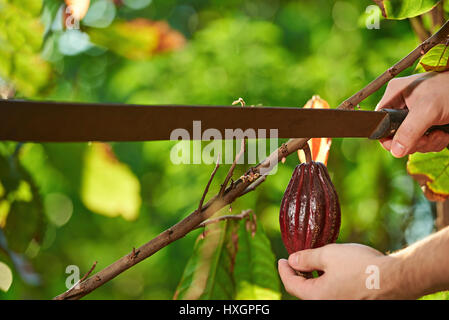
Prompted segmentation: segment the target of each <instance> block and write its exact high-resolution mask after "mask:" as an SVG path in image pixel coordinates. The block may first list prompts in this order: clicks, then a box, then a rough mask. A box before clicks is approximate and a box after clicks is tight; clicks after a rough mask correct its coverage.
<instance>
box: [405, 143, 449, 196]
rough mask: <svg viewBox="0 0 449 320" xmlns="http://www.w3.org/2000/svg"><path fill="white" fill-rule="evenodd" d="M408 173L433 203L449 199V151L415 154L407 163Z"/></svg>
mask: <svg viewBox="0 0 449 320" xmlns="http://www.w3.org/2000/svg"><path fill="white" fill-rule="evenodd" d="M407 171H408V173H409V174H410V175H411V176H412V177H413V178H414V179H415V180H416V181H418V183H419V184H420V185H421V188H422V189H423V192H424V194H425V195H426V197H427V198H428V199H429V200H431V201H444V200H446V199H449V150H448V149H444V150H443V151H441V152H429V153H414V154H412V155H410V156H409V159H408V162H407Z"/></svg>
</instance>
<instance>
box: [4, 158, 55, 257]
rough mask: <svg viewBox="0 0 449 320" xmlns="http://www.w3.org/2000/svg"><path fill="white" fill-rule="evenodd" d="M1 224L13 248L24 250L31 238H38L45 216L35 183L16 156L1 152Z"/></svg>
mask: <svg viewBox="0 0 449 320" xmlns="http://www.w3.org/2000/svg"><path fill="white" fill-rule="evenodd" d="M0 181H1V184H2V189H3V192H2V193H3V199H2V200H1V201H0V227H2V228H3V231H4V234H5V236H6V238H7V240H8V242H9V245H10V247H11V249H12V250H14V251H16V252H24V251H25V250H26V248H27V247H28V245H29V243H30V241H32V240H33V239H34V240H36V241H38V242H39V241H40V240H41V239H42V237H43V233H44V230H45V225H46V219H45V215H44V210H43V206H42V202H41V199H40V195H39V192H38V190H37V187H36V186H35V184H34V181H33V180H32V178H31V176H30V175H29V174H28V172H27V171H26V170H25V169H24V168H23V167H22V165H21V163H20V162H19V161H18V159H17V156H9V157H4V156H0Z"/></svg>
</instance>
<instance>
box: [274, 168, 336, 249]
mask: <svg viewBox="0 0 449 320" xmlns="http://www.w3.org/2000/svg"><path fill="white" fill-rule="evenodd" d="M279 222H280V226H281V235H282V241H283V242H284V245H285V247H286V248H287V251H288V253H289V254H292V253H293V252H296V251H300V250H304V249H311V248H317V247H321V246H324V245H326V244H328V243H332V242H335V240H337V237H338V233H339V231H340V203H339V201H338V195H337V192H336V191H335V188H334V185H333V184H332V181H331V179H330V177H329V174H328V172H327V168H326V166H325V165H324V164H322V163H321V162H314V161H310V162H306V163H301V164H300V165H298V166H296V168H295V170H294V171H293V175H292V178H291V179H290V182H289V184H288V186H287V189H286V190H285V193H284V197H283V198H282V202H281V209H280V214H279Z"/></svg>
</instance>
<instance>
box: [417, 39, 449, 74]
mask: <svg viewBox="0 0 449 320" xmlns="http://www.w3.org/2000/svg"><path fill="white" fill-rule="evenodd" d="M448 58H449V48H448V46H447V45H445V44H438V45H436V46H435V47H433V48H432V49H430V50H429V52H427V53H426V54H425V55H424V56H423V57H422V58H421V59H420V60H419V65H418V66H417V68H416V70H417V71H419V72H428V71H437V72H442V71H446V70H449V59H448Z"/></svg>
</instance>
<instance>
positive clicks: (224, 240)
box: [174, 218, 281, 300]
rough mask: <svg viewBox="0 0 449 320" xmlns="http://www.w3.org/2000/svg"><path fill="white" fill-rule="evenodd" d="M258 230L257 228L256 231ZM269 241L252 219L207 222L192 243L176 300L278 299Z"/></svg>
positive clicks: (276, 280) (276, 279) (277, 283)
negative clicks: (203, 230)
mask: <svg viewBox="0 0 449 320" xmlns="http://www.w3.org/2000/svg"><path fill="white" fill-rule="evenodd" d="M256 229H257V230H256ZM280 297H281V293H280V283H279V278H278V276H277V271H276V268H275V256H274V254H273V253H272V251H271V246H270V241H269V240H268V238H267V236H266V235H265V233H264V231H263V229H262V227H259V228H257V227H256V223H255V220H253V219H249V218H248V219H243V220H240V221H234V220H227V221H223V222H220V223H215V224H210V225H209V226H208V227H207V228H206V234H205V236H203V235H201V236H200V237H199V238H198V239H197V242H196V244H195V248H194V252H193V255H192V256H191V258H190V260H189V262H188V263H187V266H186V268H185V270H184V274H183V276H182V279H181V282H180V284H179V285H178V288H177V290H176V293H175V297H174V298H175V299H186V300H196V299H280Z"/></svg>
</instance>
